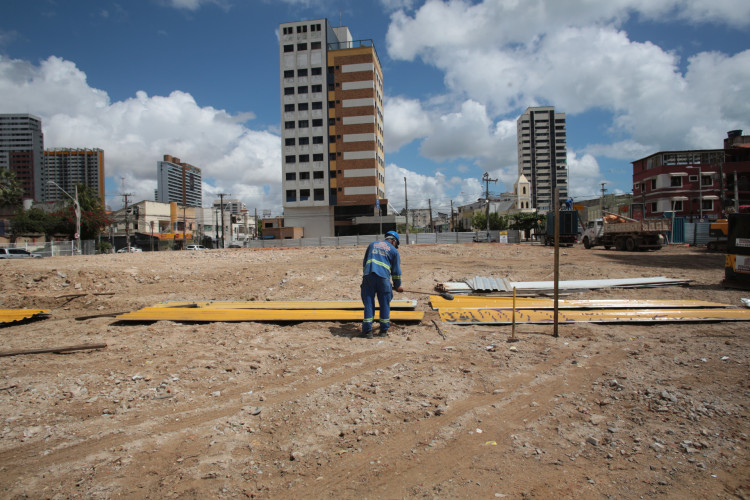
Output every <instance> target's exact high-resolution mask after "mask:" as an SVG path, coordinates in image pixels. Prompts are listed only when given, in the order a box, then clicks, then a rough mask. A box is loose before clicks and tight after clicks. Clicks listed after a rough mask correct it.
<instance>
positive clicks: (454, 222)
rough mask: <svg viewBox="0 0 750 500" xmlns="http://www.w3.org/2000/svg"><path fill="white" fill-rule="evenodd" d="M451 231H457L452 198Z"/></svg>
mask: <svg viewBox="0 0 750 500" xmlns="http://www.w3.org/2000/svg"><path fill="white" fill-rule="evenodd" d="M451 231H452V232H454V233H455V232H456V219H455V218H454V217H453V200H451Z"/></svg>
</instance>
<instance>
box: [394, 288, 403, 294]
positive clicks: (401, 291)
mask: <svg viewBox="0 0 750 500" xmlns="http://www.w3.org/2000/svg"><path fill="white" fill-rule="evenodd" d="M396 291H397V292H398V293H403V292H404V289H403V288H402V287H398V288H396Z"/></svg>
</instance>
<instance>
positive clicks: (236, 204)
mask: <svg viewBox="0 0 750 500" xmlns="http://www.w3.org/2000/svg"><path fill="white" fill-rule="evenodd" d="M213 209H214V210H220V209H221V200H214V204H213ZM224 210H228V211H229V213H231V214H232V215H242V211H243V210H245V211H247V206H245V204H244V203H243V202H241V201H240V200H224Z"/></svg>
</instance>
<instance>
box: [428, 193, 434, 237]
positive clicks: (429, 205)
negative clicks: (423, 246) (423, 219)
mask: <svg viewBox="0 0 750 500" xmlns="http://www.w3.org/2000/svg"><path fill="white" fill-rule="evenodd" d="M427 207H429V209H430V231H432V232H433V233H434V232H435V224H433V222H432V200H431V199H430V198H427Z"/></svg>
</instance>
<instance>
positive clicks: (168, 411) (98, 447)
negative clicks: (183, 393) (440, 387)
mask: <svg viewBox="0 0 750 500" xmlns="http://www.w3.org/2000/svg"><path fill="white" fill-rule="evenodd" d="M384 354H387V355H385V356H384ZM418 354H419V351H417V350H414V351H409V352H404V351H386V350H383V349H378V350H377V351H375V350H373V351H370V352H367V353H362V352H358V353H353V354H350V355H348V356H345V357H343V358H336V359H333V360H330V361H328V362H327V363H325V364H322V365H321V366H327V367H330V369H331V370H334V369H335V368H339V367H341V366H345V365H349V364H352V363H356V365H357V366H353V367H352V368H351V369H345V370H343V371H341V372H337V373H334V374H333V375H331V376H327V377H325V376H323V377H315V378H314V379H313V380H305V378H306V377H308V374H305V375H301V376H299V377H296V378H291V377H285V378H283V379H282V380H278V378H277V377H275V376H273V374H269V375H268V378H267V379H260V380H258V381H257V382H255V383H256V385H263V386H264V389H263V392H264V393H267V395H266V396H265V401H263V406H264V407H271V406H273V405H276V404H279V403H283V402H286V401H289V400H293V399H297V398H299V397H300V396H301V395H303V394H306V393H309V392H313V391H316V390H318V389H321V388H325V387H330V386H332V385H337V384H341V383H343V382H345V381H347V380H349V379H351V378H352V377H356V376H361V375H364V374H367V373H370V372H373V371H376V370H379V369H383V368H386V367H388V366H391V365H393V364H394V363H397V362H404V359H405V357H406V358H408V357H409V356H411V355H418ZM327 371H328V370H324V373H325V372H327ZM246 390H247V387H243V388H237V387H233V388H232V389H228V390H227V391H226V392H225V391H223V390H222V391H221V392H222V396H224V395H226V398H224V399H223V400H222V401H220V402H217V401H216V400H215V398H210V399H209V400H207V401H205V402H204V403H203V406H201V407H200V408H198V409H186V410H180V409H179V408H177V409H176V408H174V407H166V408H164V409H161V410H154V409H148V410H144V413H148V415H149V416H150V417H149V420H148V421H147V422H142V421H141V417H140V416H139V415H134V416H132V417H130V418H128V419H127V420H125V421H123V422H120V427H121V428H120V429H115V430H112V431H105V432H107V434H106V435H104V436H96V434H93V435H89V436H80V441H79V442H77V443H74V444H71V445H69V446H65V442H66V440H64V439H57V440H55V441H45V442H34V443H31V444H28V445H21V446H18V447H15V448H11V449H8V450H6V451H3V452H1V453H0V463H2V464H5V466H4V467H3V468H2V470H3V476H4V477H5V478H12V477H16V476H17V475H19V474H22V473H23V474H33V473H34V471H36V470H41V469H44V468H47V467H49V466H50V465H52V464H59V463H67V464H74V463H79V462H81V461H83V460H86V459H87V457H89V456H94V455H96V454H98V453H101V452H106V451H107V450H108V449H110V448H113V447H116V446H120V445H123V444H126V443H131V442H134V441H136V440H139V439H144V438H149V437H153V436H155V435H159V436H161V437H164V436H165V435H169V434H177V433H181V432H183V431H185V430H190V429H194V428H195V427H197V426H200V425H203V424H206V423H208V422H211V421H214V420H217V419H220V418H226V417H229V416H231V415H234V414H236V413H238V412H239V411H241V409H242V407H243V406H246V405H247V403H243V402H242V396H243V394H244V393H245V392H246ZM195 404H196V402H194V401H193V402H184V403H180V404H179V405H178V406H183V407H184V406H187V405H195ZM217 405H218V406H219V407H218V408H216V407H217ZM167 417H168V418H169V419H170V420H169V421H168V422H164V418H167ZM100 428H101V427H98V426H96V425H95V424H89V425H88V426H87V429H91V430H92V431H94V432H96V430H98V429H100ZM58 447H59V449H54V448H58ZM48 450H51V451H48ZM78 468H80V464H79V465H76V466H74V467H72V469H78ZM3 483H5V481H4V480H2V479H0V485H2V484H3Z"/></svg>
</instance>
